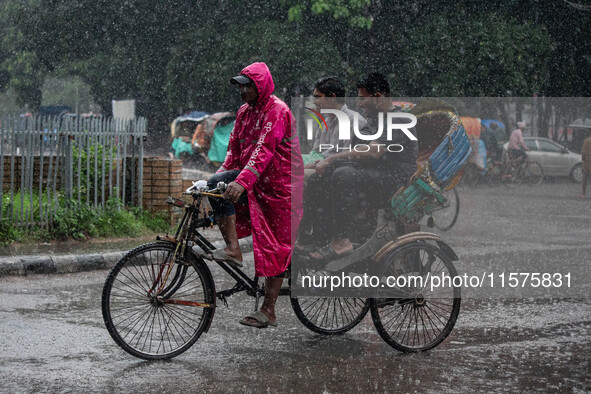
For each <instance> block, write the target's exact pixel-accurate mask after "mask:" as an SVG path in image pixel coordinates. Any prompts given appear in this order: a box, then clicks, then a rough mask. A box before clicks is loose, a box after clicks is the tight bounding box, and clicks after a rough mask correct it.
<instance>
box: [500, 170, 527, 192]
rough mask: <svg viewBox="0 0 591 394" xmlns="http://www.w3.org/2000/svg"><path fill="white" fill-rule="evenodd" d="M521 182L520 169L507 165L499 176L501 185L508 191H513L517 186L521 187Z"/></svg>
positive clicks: (521, 173) (521, 171) (521, 172)
mask: <svg viewBox="0 0 591 394" xmlns="http://www.w3.org/2000/svg"><path fill="white" fill-rule="evenodd" d="M521 182H523V169H522V167H521V166H517V167H515V166H513V165H511V164H507V168H506V169H505V171H503V173H502V174H501V183H502V184H503V185H504V186H505V187H507V188H509V189H515V188H516V187H517V186H519V185H521Z"/></svg>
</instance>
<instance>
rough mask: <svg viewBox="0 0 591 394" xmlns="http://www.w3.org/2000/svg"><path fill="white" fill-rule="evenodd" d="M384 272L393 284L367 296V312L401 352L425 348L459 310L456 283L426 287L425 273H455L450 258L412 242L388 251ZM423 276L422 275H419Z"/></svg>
mask: <svg viewBox="0 0 591 394" xmlns="http://www.w3.org/2000/svg"><path fill="white" fill-rule="evenodd" d="M383 263H384V271H383V275H384V277H387V278H391V277H396V278H397V280H396V284H397V286H404V287H396V288H389V289H388V290H387V291H386V292H382V290H380V291H379V292H378V293H376V298H374V299H372V300H371V317H372V319H373V322H374V324H375V327H376V329H377V331H378V333H379V334H380V336H381V337H382V339H383V340H384V341H386V342H387V343H388V344H389V345H390V346H392V347H393V348H395V349H397V350H400V351H403V352H420V351H426V350H429V349H432V348H434V347H435V346H437V345H439V344H440V343H441V342H442V341H443V340H444V339H445V338H446V337H447V336H448V335H449V334H450V332H451V330H452V329H453V327H454V325H455V323H456V320H457V318H458V314H459V313H460V302H461V299H460V296H461V294H460V291H461V290H460V288H459V287H455V286H451V287H439V288H434V289H433V288H431V287H430V283H429V278H432V277H435V276H448V277H450V278H452V280H453V278H455V277H456V276H457V271H456V269H455V267H454V265H453V264H452V262H451V259H450V258H449V257H448V256H447V255H446V254H445V253H444V252H443V251H442V250H441V249H440V248H438V247H435V246H433V245H430V244H427V243H424V242H415V243H411V244H408V245H405V246H402V247H400V248H398V249H395V250H394V251H392V252H391V253H390V254H389V255H388V256H386V258H385V259H384V260H383ZM421 278H422V279H421Z"/></svg>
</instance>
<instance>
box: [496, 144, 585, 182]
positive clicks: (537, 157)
mask: <svg viewBox="0 0 591 394" xmlns="http://www.w3.org/2000/svg"><path fill="white" fill-rule="evenodd" d="M523 140H524V141H525V145H526V146H527V147H528V148H529V149H530V150H529V151H527V157H528V158H529V160H530V161H535V162H538V163H540V165H541V166H542V170H543V171H544V176H570V177H571V178H572V180H573V181H575V182H578V183H580V182H581V181H582V180H583V158H582V156H581V154H580V153H574V152H571V151H569V150H568V149H566V148H565V147H564V146H562V145H560V144H558V143H556V142H554V141H552V140H550V139H548V138H542V137H523ZM507 146H509V143H508V142H506V143H505V144H504V145H503V147H504V148H505V150H507Z"/></svg>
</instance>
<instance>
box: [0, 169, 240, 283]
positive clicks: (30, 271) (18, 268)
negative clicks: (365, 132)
mask: <svg viewBox="0 0 591 394" xmlns="http://www.w3.org/2000/svg"><path fill="white" fill-rule="evenodd" d="M211 175H212V174H211V173H209V172H205V171H200V170H195V169H186V168H183V179H191V180H198V179H209V177H210V176H211ZM205 231H206V232H207V234H204V236H205V237H206V238H207V239H208V240H209V241H210V242H211V243H212V244H213V245H214V246H215V247H216V249H219V248H223V247H225V246H226V245H225V243H224V241H223V240H222V237H221V234H220V233H219V230H218V229H217V228H215V229H211V230H205ZM136 241H137V242H136ZM154 241H156V239H155V238H152V239H146V238H144V239H139V240H133V239H131V240H127V241H125V242H121V241H117V242H113V243H110V242H106V243H103V244H87V243H80V244H73V245H67V246H63V245H59V244H58V245H53V247H52V245H35V246H32V247H29V248H26V247H25V248H26V249H25V248H23V249H24V251H25V252H28V254H27V255H25V254H23V251H21V250H18V249H13V250H8V251H6V252H4V253H5V254H11V255H10V256H0V277H2V276H8V275H35V274H67V273H73V272H82V271H93V270H106V269H110V268H111V267H113V266H114V265H115V264H116V263H117V261H119V260H120V259H121V258H122V257H123V256H124V255H125V253H127V252H128V251H129V250H131V249H133V248H135V247H137V246H140V245H142V244H145V243H148V242H154ZM240 248H241V249H242V252H243V253H248V252H251V251H252V238H251V237H248V238H244V239H241V240H240ZM31 249H33V252H32V253H31ZM41 250H43V252H41ZM89 250H92V253H88V252H89Z"/></svg>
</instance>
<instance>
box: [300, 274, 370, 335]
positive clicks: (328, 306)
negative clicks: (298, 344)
mask: <svg viewBox="0 0 591 394" xmlns="http://www.w3.org/2000/svg"><path fill="white" fill-rule="evenodd" d="M304 273H305V275H310V276H325V275H327V274H328V272H327V271H324V270H317V269H313V268H308V267H301V268H300V270H298V272H294V271H292V275H291V277H290V278H289V281H290V282H289V284H290V287H292V286H293V285H292V281H293V280H296V281H299V280H300V278H301V277H302V275H304ZM290 301H291V306H292V308H293V311H294V312H295V315H296V316H297V318H298V320H299V321H300V322H302V324H303V325H304V326H306V327H307V328H308V329H310V330H312V331H314V332H316V333H318V334H322V335H337V334H343V333H345V332H347V331H349V330H351V329H352V328H354V327H355V326H356V325H357V324H359V323H360V322H361V321H362V320H363V318H364V317H365V315H366V314H367V312H368V311H369V302H368V301H367V300H366V299H363V298H352V297H351V298H339V297H321V296H314V295H312V296H290Z"/></svg>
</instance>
